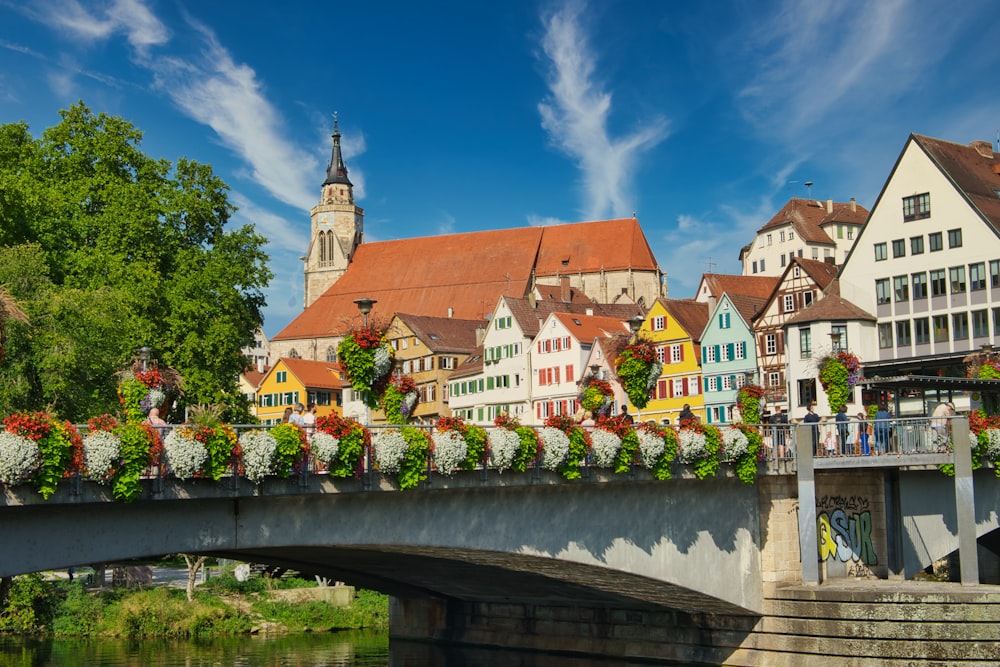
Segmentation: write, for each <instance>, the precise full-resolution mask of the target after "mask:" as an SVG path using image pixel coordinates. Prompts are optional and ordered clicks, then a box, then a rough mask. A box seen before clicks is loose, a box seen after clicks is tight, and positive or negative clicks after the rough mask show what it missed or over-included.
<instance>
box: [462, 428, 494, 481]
mask: <svg viewBox="0 0 1000 667" xmlns="http://www.w3.org/2000/svg"><path fill="white" fill-rule="evenodd" d="M462 436H463V437H464V438H465V446H466V452H467V453H466V456H465V460H464V461H462V464H461V465H460V466H459V468H460V469H462V470H475V469H476V467H478V466H479V464H480V463H482V461H483V457H484V456H485V455H486V443H487V442H488V438H487V436H486V429H484V428H483V427H482V426H476V425H475V424H466V426H465V430H464V432H463V433H462Z"/></svg>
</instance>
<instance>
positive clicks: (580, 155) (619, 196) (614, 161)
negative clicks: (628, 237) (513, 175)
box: [538, 0, 668, 220]
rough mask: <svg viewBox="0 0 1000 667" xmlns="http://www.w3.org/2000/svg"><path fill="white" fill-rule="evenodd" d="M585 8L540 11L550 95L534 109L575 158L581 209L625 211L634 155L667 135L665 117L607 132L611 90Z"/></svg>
mask: <svg viewBox="0 0 1000 667" xmlns="http://www.w3.org/2000/svg"><path fill="white" fill-rule="evenodd" d="M585 10H586V6H585V4H584V3H583V2H582V1H580V2H578V1H576V0H570V2H567V3H566V5H565V6H563V7H562V8H561V9H560V10H559V11H556V12H554V13H552V14H550V15H548V16H545V17H543V24H544V27H545V35H544V37H543V39H542V48H543V50H544V52H545V56H546V58H547V59H548V63H549V65H550V67H549V73H548V77H547V82H546V83H547V85H548V87H549V93H550V95H549V97H548V98H547V99H546V100H544V101H543V102H541V103H539V105H538V111H539V113H540V114H541V116H542V126H543V127H544V128H545V130H546V131H547V132H548V133H549V136H550V138H551V140H552V142H553V143H554V144H555V145H556V146H557V147H558V148H559V150H561V151H563V152H564V153H566V154H567V155H569V156H570V157H571V158H573V159H574V160H576V163H577V166H578V167H579V169H580V171H581V172H582V187H583V194H584V197H585V200H586V201H585V205H584V208H583V214H584V216H585V217H586V218H587V219H591V220H593V219H599V218H601V217H604V216H606V215H608V214H610V215H614V216H622V215H628V214H629V213H630V212H631V211H632V210H633V209H634V208H635V198H634V197H633V196H632V192H631V190H632V178H633V175H634V170H635V167H636V163H637V160H638V158H639V156H640V155H641V154H642V153H643V152H644V151H647V150H649V149H651V148H653V147H654V146H656V145H657V144H658V143H660V142H661V141H662V140H663V139H664V138H665V137H666V136H667V130H668V123H667V121H666V119H664V118H661V117H657V118H654V119H653V120H652V121H649V122H648V123H647V124H646V125H644V126H642V127H639V128H638V129H636V130H635V131H634V132H632V133H631V134H628V135H626V136H624V137H620V138H614V137H612V136H610V133H609V130H608V117H609V115H610V113H611V94H610V93H608V92H606V91H605V90H604V89H603V88H602V86H601V85H600V83H598V82H597V81H595V69H596V60H597V58H596V55H595V54H594V53H593V52H592V51H591V49H590V45H589V44H588V41H587V35H586V34H585V31H584V28H583V26H582V25H581V21H582V16H583V14H584V12H585Z"/></svg>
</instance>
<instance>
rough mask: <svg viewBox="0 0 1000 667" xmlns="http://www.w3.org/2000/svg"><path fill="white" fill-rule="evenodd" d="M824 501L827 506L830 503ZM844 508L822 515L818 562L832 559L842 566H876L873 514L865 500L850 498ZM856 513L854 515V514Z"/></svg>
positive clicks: (819, 523) (818, 529) (819, 519)
mask: <svg viewBox="0 0 1000 667" xmlns="http://www.w3.org/2000/svg"><path fill="white" fill-rule="evenodd" d="M828 500H829V499H828V498H824V499H823V501H824V504H825V503H826V502H827V501H828ZM850 500H851V502H850V503H845V505H848V508H849V509H850V510H851V514H850V515H849V514H848V513H847V512H846V511H845V510H844V506H843V505H841V506H840V507H835V508H829V509H828V510H824V511H822V512H820V513H819V516H818V517H817V519H816V532H817V535H818V537H819V559H820V560H821V561H825V560H828V559H830V558H833V559H835V560H837V561H840V562H841V563H849V562H850V563H860V564H862V565H866V566H868V565H877V564H878V556H877V555H876V554H875V547H874V545H873V544H872V513H871V510H869V509H867V506H868V503H867V502H866V501H864V499H857V498H851V499H850ZM855 509H856V510H857V511H854V510H855Z"/></svg>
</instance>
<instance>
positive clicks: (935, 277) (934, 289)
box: [931, 269, 948, 296]
mask: <svg viewBox="0 0 1000 667" xmlns="http://www.w3.org/2000/svg"><path fill="white" fill-rule="evenodd" d="M947 293H948V283H947V282H946V281H945V277H944V269H934V270H933V271H931V296H944V295H945V294H947Z"/></svg>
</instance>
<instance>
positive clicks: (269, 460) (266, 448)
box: [240, 431, 278, 482]
mask: <svg viewBox="0 0 1000 667" xmlns="http://www.w3.org/2000/svg"><path fill="white" fill-rule="evenodd" d="M240 447H241V448H242V450H243V471H244V474H245V475H246V477H247V479H249V480H250V481H251V482H259V481H260V480H262V479H264V477H266V476H267V475H270V474H271V473H273V472H274V456H275V454H276V453H277V451H278V441H277V440H275V439H274V436H273V435H271V434H270V433H268V432H267V431H247V432H246V433H244V434H243V435H241V436H240Z"/></svg>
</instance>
